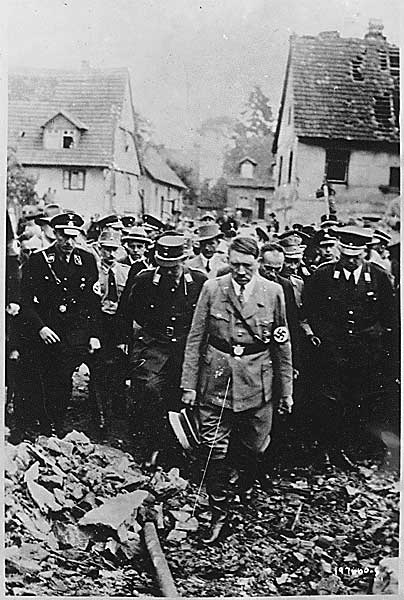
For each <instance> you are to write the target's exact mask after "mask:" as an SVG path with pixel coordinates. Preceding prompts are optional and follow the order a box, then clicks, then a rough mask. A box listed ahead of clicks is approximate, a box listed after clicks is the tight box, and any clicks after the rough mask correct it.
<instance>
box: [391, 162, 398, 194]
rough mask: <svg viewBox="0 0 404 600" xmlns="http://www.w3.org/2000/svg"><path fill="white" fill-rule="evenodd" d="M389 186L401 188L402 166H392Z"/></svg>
mask: <svg viewBox="0 0 404 600" xmlns="http://www.w3.org/2000/svg"><path fill="white" fill-rule="evenodd" d="M389 187H390V188H395V189H397V190H399V189H400V167H390V179H389Z"/></svg>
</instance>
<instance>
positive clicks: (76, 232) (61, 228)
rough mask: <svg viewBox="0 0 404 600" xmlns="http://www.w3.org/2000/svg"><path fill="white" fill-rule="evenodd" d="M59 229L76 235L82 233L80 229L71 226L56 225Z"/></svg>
mask: <svg viewBox="0 0 404 600" xmlns="http://www.w3.org/2000/svg"><path fill="white" fill-rule="evenodd" d="M56 229H59V231H63V233H64V234H65V235H74V236H75V237H77V236H78V235H79V233H80V229H70V227H56Z"/></svg>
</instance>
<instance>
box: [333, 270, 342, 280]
mask: <svg viewBox="0 0 404 600" xmlns="http://www.w3.org/2000/svg"><path fill="white" fill-rule="evenodd" d="M340 276H341V271H340V270H339V269H335V271H334V275H333V279H339V278H340Z"/></svg>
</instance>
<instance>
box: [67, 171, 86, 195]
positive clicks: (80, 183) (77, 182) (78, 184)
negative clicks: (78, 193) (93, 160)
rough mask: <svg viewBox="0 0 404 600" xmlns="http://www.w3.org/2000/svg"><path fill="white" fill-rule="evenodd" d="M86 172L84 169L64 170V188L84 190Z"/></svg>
mask: <svg viewBox="0 0 404 600" xmlns="http://www.w3.org/2000/svg"><path fill="white" fill-rule="evenodd" d="M85 178H86V172H85V171H84V170H80V171H78V170H70V169H69V170H67V169H65V170H64V171H63V189H65V190H84V185H85Z"/></svg>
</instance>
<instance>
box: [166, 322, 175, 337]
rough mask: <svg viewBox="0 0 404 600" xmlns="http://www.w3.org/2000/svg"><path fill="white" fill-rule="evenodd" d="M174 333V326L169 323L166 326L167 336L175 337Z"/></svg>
mask: <svg viewBox="0 0 404 600" xmlns="http://www.w3.org/2000/svg"><path fill="white" fill-rule="evenodd" d="M173 335H174V327H172V326H171V325H167V327H166V336H167V337H173Z"/></svg>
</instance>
